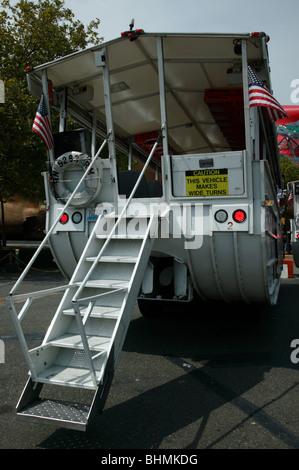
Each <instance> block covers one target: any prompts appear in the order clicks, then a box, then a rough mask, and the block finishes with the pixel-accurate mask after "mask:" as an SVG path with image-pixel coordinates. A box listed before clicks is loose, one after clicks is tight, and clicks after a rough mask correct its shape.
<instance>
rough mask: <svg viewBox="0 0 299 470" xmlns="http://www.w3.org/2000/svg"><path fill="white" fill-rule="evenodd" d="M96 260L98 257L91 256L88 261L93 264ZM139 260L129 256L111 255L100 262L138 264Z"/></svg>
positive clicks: (102, 258) (103, 257)
mask: <svg viewBox="0 0 299 470" xmlns="http://www.w3.org/2000/svg"><path fill="white" fill-rule="evenodd" d="M95 259H96V256H89V257H88V258H86V261H91V262H93V261H94V260H95ZM137 260H138V257H137V256H129V255H110V256H108V255H107V256H102V257H101V258H100V261H99V262H102V263H136V262H137Z"/></svg>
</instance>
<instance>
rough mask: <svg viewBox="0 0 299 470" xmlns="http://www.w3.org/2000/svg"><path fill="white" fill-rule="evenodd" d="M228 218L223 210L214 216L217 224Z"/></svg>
mask: <svg viewBox="0 0 299 470" xmlns="http://www.w3.org/2000/svg"><path fill="white" fill-rule="evenodd" d="M227 218H228V214H227V212H226V211H225V210H223V209H220V210H219V211H217V212H216V214H215V219H216V220H217V222H219V223H221V224H222V223H223V222H225V221H226V220H227Z"/></svg>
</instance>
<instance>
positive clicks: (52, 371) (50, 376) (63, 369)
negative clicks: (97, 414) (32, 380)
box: [37, 364, 100, 390]
mask: <svg viewBox="0 0 299 470" xmlns="http://www.w3.org/2000/svg"><path fill="white" fill-rule="evenodd" d="M99 375H100V374H99ZM97 380H99V378H98V377H97ZM37 381H38V382H42V383H48V384H56V385H65V386H69V387H76V388H85V389H89V390H94V389H95V387H94V383H93V381H92V378H91V374H90V371H89V369H84V368H78V367H67V366H62V365H57V364H53V365H52V366H50V367H48V368H47V369H44V370H43V371H42V372H40V373H39V374H38V376H37Z"/></svg>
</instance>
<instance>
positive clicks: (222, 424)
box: [0, 269, 299, 455]
mask: <svg viewBox="0 0 299 470" xmlns="http://www.w3.org/2000/svg"><path fill="white" fill-rule="evenodd" d="M16 278H17V273H0V339H1V341H2V342H1V345H2V346H3V350H4V353H5V357H4V358H3V357H2V361H1V362H2V363H0V385H1V386H0V449H100V450H102V451H104V450H107V449H109V451H110V452H111V455H117V454H114V453H113V452H116V449H118V452H119V449H122V450H123V451H124V450H131V451H132V452H133V451H134V450H136V451H137V449H152V450H153V449H156V450H160V451H165V452H166V450H167V451H172V452H174V451H175V450H178V449H179V450H180V452H181V453H182V452H185V453H186V452H188V451H192V452H195V451H196V450H200V449H298V448H299V433H298V432H299V427H298V417H299V416H298V380H299V374H298V360H299V349H298V350H296V347H294V340H295V339H298V338H299V324H298V310H299V309H298V306H299V270H297V269H295V277H294V278H292V279H289V278H287V279H282V285H281V290H280V296H279V301H278V304H277V306H275V307H268V306H263V307H262V308H261V309H260V312H261V319H260V321H259V322H258V323H257V322H256V321H255V320H256V315H255V313H256V311H257V310H256V309H257V307H255V306H244V305H227V304H222V303H199V304H197V305H193V306H192V308H189V309H185V310H184V311H182V310H177V311H173V310H169V311H168V312H167V313H166V314H165V315H164V316H163V318H160V319H148V318H144V317H142V316H141V314H140V312H139V310H138V307H137V305H136V307H135V309H134V313H133V317H132V321H131V324H130V328H129V331H128V335H127V337H126V341H125V344H124V348H123V352H122V354H121V356H120V360H119V363H118V367H117V370H116V373H115V377H114V380H113V383H112V386H111V389H110V393H109V396H108V398H107V402H106V406H105V408H104V412H103V413H102V415H101V416H100V417H99V418H98V419H97V421H96V423H95V424H94V425H93V426H92V427H91V428H90V429H89V430H88V431H87V432H80V431H74V430H69V429H63V428H60V427H55V426H48V425H45V424H39V423H38V424H36V423H29V422H23V421H20V420H19V419H18V418H17V417H16V414H15V406H16V404H17V402H18V399H19V397H20V395H21V392H22V390H23V387H24V385H25V383H26V380H27V366H26V364H25V360H24V357H23V354H22V351H21V348H20V344H19V341H18V339H17V336H16V332H15V329H14V325H13V322H12V320H11V317H10V314H9V311H8V308H7V305H6V302H5V297H6V296H7V295H8V293H9V291H10V289H11V287H12V286H13V284H14V282H15V280H16ZM63 284H65V280H64V278H63V277H62V276H61V275H60V274H59V273H58V272H55V271H53V272H51V273H47V272H44V271H43V270H42V269H41V270H39V269H36V270H35V271H32V272H30V274H29V275H28V276H27V278H25V281H24V283H23V285H22V286H21V291H20V292H30V291H36V290H39V289H43V288H48V287H54V286H56V285H57V286H59V285H63ZM60 295H61V294H58V295H57V296H45V297H42V298H41V299H39V301H38V302H39V303H38V305H36V306H35V305H33V304H32V313H30V314H28V318H25V319H24V331H25V336H26V339H27V341H28V344H29V347H34V346H37V345H38V344H40V341H41V340H42V338H43V335H44V332H45V330H46V328H47V325H48V323H49V321H50V318H51V316H52V314H53V311H54V308H55V306H57V304H58V301H59V298H60ZM292 344H293V347H292V346H291V345H292ZM296 344H297V343H296ZM297 348H299V339H298V346H297ZM3 359H4V360H3ZM59 389H60V388H59ZM58 393H60V394H62V395H63V397H65V399H68V400H70V401H82V400H83V399H85V396H83V395H84V394H83V392H82V391H80V390H77V389H70V390H65V389H63V391H59V392H58ZM84 393H85V392H84Z"/></svg>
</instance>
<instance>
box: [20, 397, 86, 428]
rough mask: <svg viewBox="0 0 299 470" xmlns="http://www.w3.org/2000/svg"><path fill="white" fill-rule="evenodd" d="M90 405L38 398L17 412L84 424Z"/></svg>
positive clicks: (32, 416) (23, 414)
mask: <svg viewBox="0 0 299 470" xmlns="http://www.w3.org/2000/svg"><path fill="white" fill-rule="evenodd" d="M89 410H90V406H88V405H83V404H77V403H69V402H63V401H59V400H49V399H46V398H38V399H37V400H36V401H34V402H33V403H31V404H30V405H29V406H27V407H26V408H24V409H23V410H21V411H18V412H17V415H18V416H22V417H25V416H28V417H31V418H39V419H41V418H42V419H45V420H51V421H57V422H63V423H72V424H77V425H85V424H86V423H87V419H88V414H89Z"/></svg>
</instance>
